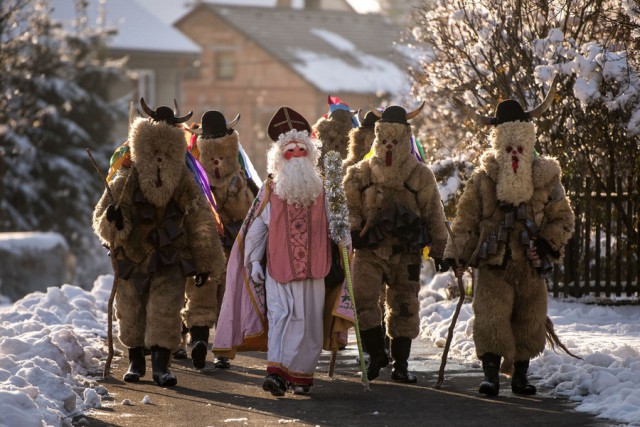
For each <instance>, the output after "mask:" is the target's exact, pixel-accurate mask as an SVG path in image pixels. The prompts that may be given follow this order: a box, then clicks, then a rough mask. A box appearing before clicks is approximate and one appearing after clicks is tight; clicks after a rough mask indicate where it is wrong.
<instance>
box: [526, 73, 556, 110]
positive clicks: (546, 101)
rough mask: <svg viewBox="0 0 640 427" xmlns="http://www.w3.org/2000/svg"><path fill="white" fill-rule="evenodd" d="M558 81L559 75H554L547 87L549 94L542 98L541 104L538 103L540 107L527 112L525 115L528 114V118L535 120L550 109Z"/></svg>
mask: <svg viewBox="0 0 640 427" xmlns="http://www.w3.org/2000/svg"><path fill="white" fill-rule="evenodd" d="M559 81H560V75H559V74H556V75H555V77H554V78H553V81H552V82H551V86H549V92H548V93H547V96H545V97H544V100H543V101H542V103H540V105H538V106H537V107H535V108H534V109H532V110H529V111H527V112H526V113H525V114H528V115H529V117H531V118H532V119H535V118H537V117H540V116H541V115H542V113H544V112H545V111H547V109H548V108H549V107H551V104H552V103H553V98H554V96H555V94H556V83H558V82H559Z"/></svg>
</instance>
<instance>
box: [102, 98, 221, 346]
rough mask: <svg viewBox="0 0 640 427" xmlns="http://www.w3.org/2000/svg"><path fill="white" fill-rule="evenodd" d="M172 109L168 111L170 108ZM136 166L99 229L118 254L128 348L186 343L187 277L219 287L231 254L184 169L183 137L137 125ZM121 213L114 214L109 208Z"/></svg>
mask: <svg viewBox="0 0 640 427" xmlns="http://www.w3.org/2000/svg"><path fill="white" fill-rule="evenodd" d="M165 108H166V107H165ZM129 144H130V147H131V162H132V167H131V168H128V169H122V173H120V174H119V175H118V177H117V178H116V179H114V180H113V181H112V182H111V184H110V188H111V192H112V194H113V197H114V198H115V200H111V197H110V195H109V194H108V193H107V192H106V191H105V193H104V194H103V195H102V198H101V199H100V201H99V202H98V204H97V205H96V208H95V210H94V213H93V228H94V230H95V232H96V234H97V235H98V236H99V237H100V239H101V240H102V241H103V242H104V243H106V244H108V245H109V247H110V248H111V251H112V253H113V254H115V256H116V260H117V272H115V273H116V276H117V278H116V280H117V281H118V284H117V286H118V291H117V294H116V317H117V319H118V323H119V338H120V341H121V342H122V343H123V344H124V345H125V346H127V347H129V348H134V347H148V348H149V347H151V348H153V347H161V348H165V349H169V350H175V349H177V348H178V346H179V344H180V339H181V336H180V330H181V327H180V323H181V319H180V309H181V308H182V304H183V301H184V292H185V281H186V277H187V276H188V275H194V274H196V273H209V275H210V277H212V280H214V281H219V280H220V279H221V276H222V274H223V271H224V254H223V252H222V247H221V245H220V240H219V238H218V237H217V232H216V228H215V221H214V217H213V214H212V211H211V209H210V207H209V205H208V203H207V201H206V199H205V197H204V195H203V194H202V191H201V190H200V188H199V187H198V185H197V183H196V181H195V179H194V177H193V175H192V174H191V172H190V171H189V170H188V168H187V166H186V165H185V155H186V146H185V144H184V136H183V131H182V130H181V129H179V128H177V127H175V126H173V125H171V124H167V123H165V122H163V121H154V120H151V119H143V118H138V119H136V120H135V121H134V122H133V123H132V125H131V128H130V131H129ZM116 204H117V205H118V206H119V209H120V212H121V213H122V224H120V225H121V229H118V224H117V222H118V221H117V220H116V221H110V220H109V219H108V218H107V216H108V214H107V211H108V206H109V205H116Z"/></svg>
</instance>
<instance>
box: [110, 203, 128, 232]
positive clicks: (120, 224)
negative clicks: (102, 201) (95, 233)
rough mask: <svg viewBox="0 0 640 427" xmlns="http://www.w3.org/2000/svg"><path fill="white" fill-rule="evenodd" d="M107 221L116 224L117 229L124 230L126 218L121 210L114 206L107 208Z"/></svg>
mask: <svg viewBox="0 0 640 427" xmlns="http://www.w3.org/2000/svg"><path fill="white" fill-rule="evenodd" d="M107 221H109V222H113V221H115V222H116V228H117V229H118V230H122V229H123V228H124V217H123V216H122V211H121V210H120V208H116V207H115V206H114V205H109V206H107Z"/></svg>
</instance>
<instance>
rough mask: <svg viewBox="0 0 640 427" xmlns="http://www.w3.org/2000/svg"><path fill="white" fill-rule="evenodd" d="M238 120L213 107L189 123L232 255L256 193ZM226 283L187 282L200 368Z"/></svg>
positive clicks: (186, 313)
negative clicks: (244, 161)
mask: <svg viewBox="0 0 640 427" xmlns="http://www.w3.org/2000/svg"><path fill="white" fill-rule="evenodd" d="M239 120H240V115H237V116H236V117H235V118H234V119H233V120H232V121H231V122H229V123H227V120H226V119H225V117H224V115H223V114H222V113H221V112H220V111H215V110H210V111H207V112H205V113H204V114H203V115H202V119H201V121H200V126H199V127H197V128H195V129H188V130H189V131H190V132H192V133H194V134H195V135H197V138H196V140H195V143H194V144H193V145H192V147H191V153H192V154H193V156H194V157H195V158H196V159H197V160H198V161H199V162H200V164H201V165H202V168H203V169H204V170H205V172H206V173H207V178H208V180H209V186H210V187H211V191H212V192H213V195H214V197H215V200H216V205H217V211H218V215H219V216H220V220H221V222H222V224H223V226H224V236H223V237H222V246H223V248H224V252H225V256H226V257H227V258H228V257H229V253H230V252H231V247H232V246H233V243H234V241H235V239H236V235H237V234H238V230H239V229H240V226H241V225H242V221H243V220H244V218H245V216H246V214H247V211H248V210H249V208H250V207H251V203H252V202H253V198H254V196H255V194H254V193H253V191H252V190H251V188H250V186H249V185H248V184H249V180H248V179H247V177H246V174H245V171H244V170H243V169H242V167H241V164H240V162H239V156H240V142H239V135H238V131H236V130H235V129H234V127H235V126H236V124H237V123H238V121H239ZM252 182H253V181H252ZM224 289H225V281H224V280H223V281H221V282H220V283H212V284H211V286H208V287H206V288H198V287H195V286H194V284H193V281H189V282H187V294H186V304H185V307H184V309H183V310H182V318H183V322H184V324H185V326H186V327H187V328H188V329H189V333H190V336H191V359H192V362H193V366H194V367H195V368H196V369H202V368H204V366H205V360H206V355H207V343H208V340H209V331H210V329H211V328H213V327H214V326H216V324H217V320H218V315H219V313H220V307H221V305H222V298H223V295H224ZM214 366H215V367H216V368H222V369H227V368H229V367H230V364H229V360H228V359H227V358H225V357H215V358H214Z"/></svg>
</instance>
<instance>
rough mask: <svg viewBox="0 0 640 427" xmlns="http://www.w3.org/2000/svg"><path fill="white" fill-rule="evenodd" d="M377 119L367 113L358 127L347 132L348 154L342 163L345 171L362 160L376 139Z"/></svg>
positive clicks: (372, 114) (371, 112)
mask: <svg viewBox="0 0 640 427" xmlns="http://www.w3.org/2000/svg"><path fill="white" fill-rule="evenodd" d="M378 119H379V117H378V116H376V115H375V114H374V113H373V111H367V113H366V114H365V116H364V118H363V119H362V120H361V121H360V126H358V127H357V128H354V129H351V131H350V132H349V154H348V155H347V158H346V159H345V161H344V163H343V167H344V169H345V170H346V169H347V168H348V167H349V166H351V165H353V164H355V163H358V162H359V161H360V160H362V159H364V156H366V155H367V153H369V150H371V146H372V145H373V140H374V139H375V137H376V134H375V123H376V122H377V121H378Z"/></svg>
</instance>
